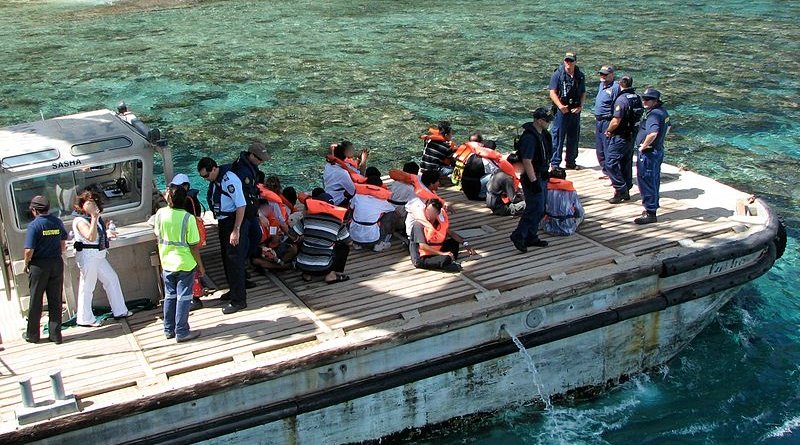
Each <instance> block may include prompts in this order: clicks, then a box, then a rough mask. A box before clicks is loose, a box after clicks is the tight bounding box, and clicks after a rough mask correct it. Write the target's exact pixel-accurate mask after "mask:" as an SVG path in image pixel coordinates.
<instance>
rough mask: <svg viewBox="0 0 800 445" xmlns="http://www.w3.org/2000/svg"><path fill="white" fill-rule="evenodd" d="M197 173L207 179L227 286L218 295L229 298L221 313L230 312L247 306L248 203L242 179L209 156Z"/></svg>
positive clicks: (209, 201)
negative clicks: (224, 290) (246, 215)
mask: <svg viewBox="0 0 800 445" xmlns="http://www.w3.org/2000/svg"><path fill="white" fill-rule="evenodd" d="M197 173H199V174H200V176H201V177H202V178H203V179H205V180H206V181H208V182H209V184H208V193H207V195H206V199H207V200H208V206H209V208H211V210H212V211H213V212H214V217H215V218H217V230H218V233H219V246H220V250H221V253H222V264H223V266H224V267H225V278H226V279H227V281H228V286H229V287H230V291H229V292H227V293H226V294H225V295H223V296H222V297H221V299H223V300H230V303H229V304H227V305H226V306H225V307H223V308H222V313H223V314H232V313H234V312H237V311H240V310H242V309H244V308H246V307H247V289H246V287H245V267H246V264H247V258H248V253H249V237H248V236H247V234H248V233H249V232H248V230H249V225H248V224H249V221H248V220H247V219H246V218H245V217H244V213H245V207H246V206H247V202H246V201H245V197H244V192H243V190H242V181H241V180H240V179H239V177H238V176H236V174H235V173H234V172H232V171H230V170H229V169H228V168H227V167H220V166H218V165H217V163H216V161H214V160H213V159H211V158H202V159H200V161H199V162H198V163H197Z"/></svg>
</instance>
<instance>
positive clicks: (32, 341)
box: [22, 332, 39, 343]
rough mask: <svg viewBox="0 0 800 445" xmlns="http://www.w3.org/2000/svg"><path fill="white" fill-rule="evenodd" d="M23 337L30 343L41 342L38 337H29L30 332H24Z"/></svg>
mask: <svg viewBox="0 0 800 445" xmlns="http://www.w3.org/2000/svg"><path fill="white" fill-rule="evenodd" d="M22 339H23V340H25V341H26V342H28V343H39V339H38V338H33V337H28V333H27V332H26V333H24V334H22Z"/></svg>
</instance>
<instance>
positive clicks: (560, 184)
mask: <svg viewBox="0 0 800 445" xmlns="http://www.w3.org/2000/svg"><path fill="white" fill-rule="evenodd" d="M547 190H563V191H565V192H574V191H575V186H573V185H572V181H568V180H566V179H558V178H550V179H549V180H548V181H547Z"/></svg>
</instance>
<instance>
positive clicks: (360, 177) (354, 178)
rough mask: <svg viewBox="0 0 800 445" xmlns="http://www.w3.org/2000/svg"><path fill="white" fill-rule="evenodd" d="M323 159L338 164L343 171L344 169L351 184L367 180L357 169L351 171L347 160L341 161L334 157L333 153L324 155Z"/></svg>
mask: <svg viewBox="0 0 800 445" xmlns="http://www.w3.org/2000/svg"><path fill="white" fill-rule="evenodd" d="M325 160H326V161H328V163H329V164H335V165H338V166H339V167H341V168H342V169H343V170H344V171H346V172H347V174H348V175H350V179H351V180H352V181H353V184H363V183H365V182H367V178H366V177H365V176H364V175H362V174H361V173H358V169H356V170H355V171H353V169H352V168H350V165H349V164H348V163H347V162H345V161H343V160H341V159H339V158H337V157H335V156H333V155H327V156H325Z"/></svg>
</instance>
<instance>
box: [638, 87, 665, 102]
mask: <svg viewBox="0 0 800 445" xmlns="http://www.w3.org/2000/svg"><path fill="white" fill-rule="evenodd" d="M642 99H655V100H661V92H660V91H658V90H657V89H655V88H653V87H647V89H645V90H644V93H642Z"/></svg>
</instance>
